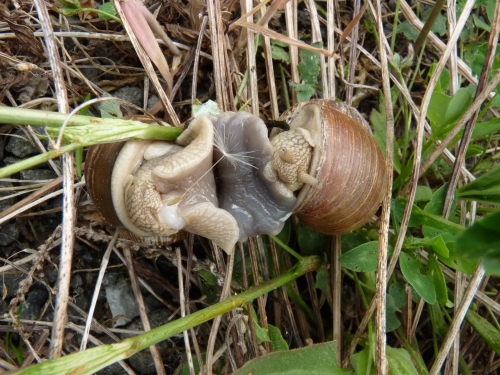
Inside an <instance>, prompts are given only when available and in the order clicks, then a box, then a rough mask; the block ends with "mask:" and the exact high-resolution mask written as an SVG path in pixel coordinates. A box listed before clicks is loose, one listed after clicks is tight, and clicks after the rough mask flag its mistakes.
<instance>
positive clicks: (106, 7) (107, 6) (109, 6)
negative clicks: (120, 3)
mask: <svg viewBox="0 0 500 375" xmlns="http://www.w3.org/2000/svg"><path fill="white" fill-rule="evenodd" d="M99 10H100V11H102V12H104V13H107V14H109V15H111V16H116V9H115V7H114V6H113V3H104V4H102V5H101V6H100V7H99ZM98 16H99V18H100V19H101V20H107V19H109V18H110V17H108V16H106V15H105V14H103V13H100V12H99V13H98Z"/></svg>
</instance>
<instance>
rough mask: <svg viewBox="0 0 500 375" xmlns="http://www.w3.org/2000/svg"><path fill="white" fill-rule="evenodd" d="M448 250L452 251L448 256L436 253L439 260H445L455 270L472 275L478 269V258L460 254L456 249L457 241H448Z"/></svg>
mask: <svg viewBox="0 0 500 375" xmlns="http://www.w3.org/2000/svg"><path fill="white" fill-rule="evenodd" d="M446 245H447V247H448V250H449V251H450V255H449V256H448V257H443V256H441V255H439V254H437V253H436V255H437V256H438V258H439V260H440V261H441V262H443V263H444V264H445V265H447V266H448V267H450V268H453V269H454V270H457V271H460V272H462V273H465V274H467V275H471V274H472V273H473V272H474V270H475V269H476V266H477V263H478V260H477V259H468V258H466V257H465V256H463V255H459V254H458V253H457V251H456V243H455V242H447V244H446Z"/></svg>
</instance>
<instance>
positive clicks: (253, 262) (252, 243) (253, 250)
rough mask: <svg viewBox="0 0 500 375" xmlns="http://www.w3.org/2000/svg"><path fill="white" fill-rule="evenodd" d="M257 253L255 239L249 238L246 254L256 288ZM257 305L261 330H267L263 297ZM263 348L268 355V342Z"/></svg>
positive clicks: (258, 279) (257, 279)
mask: <svg viewBox="0 0 500 375" xmlns="http://www.w3.org/2000/svg"><path fill="white" fill-rule="evenodd" d="M257 251H258V250H257V249H256V247H255V238H249V239H248V253H249V255H250V262H251V266H252V276H253V285H255V286H256V287H258V286H259V284H260V278H259V266H258V263H257V255H256V253H257ZM264 279H265V278H264ZM257 305H258V307H259V314H258V315H257V316H258V317H260V324H261V326H262V328H264V329H267V327H268V325H267V314H266V302H265V300H264V296H261V297H259V298H257ZM266 344H267V345H266ZM264 347H265V348H266V351H267V352H268V353H269V352H270V349H271V348H270V346H269V343H268V342H264Z"/></svg>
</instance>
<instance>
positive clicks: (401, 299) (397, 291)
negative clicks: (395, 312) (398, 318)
mask: <svg viewBox="0 0 500 375" xmlns="http://www.w3.org/2000/svg"><path fill="white" fill-rule="evenodd" d="M389 294H390V295H391V296H392V298H393V300H394V304H395V305H396V306H397V307H398V308H402V307H404V306H406V292H405V284H403V283H401V282H399V281H395V282H393V283H391V285H389Z"/></svg>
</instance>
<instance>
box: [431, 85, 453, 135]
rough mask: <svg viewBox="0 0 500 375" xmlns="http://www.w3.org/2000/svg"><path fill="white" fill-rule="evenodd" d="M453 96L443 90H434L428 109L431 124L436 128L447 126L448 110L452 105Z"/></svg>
mask: <svg viewBox="0 0 500 375" xmlns="http://www.w3.org/2000/svg"><path fill="white" fill-rule="evenodd" d="M450 102H451V97H449V96H448V95H446V94H445V93H443V92H433V93H432V96H431V100H430V102H429V108H428V109H427V117H428V118H429V120H430V122H431V125H432V127H433V129H432V130H433V131H434V130H435V129H434V128H437V129H439V127H443V126H445V125H446V124H445V119H446V111H447V110H448V106H449V105H450Z"/></svg>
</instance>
